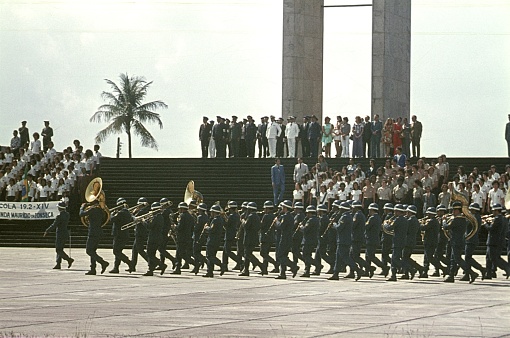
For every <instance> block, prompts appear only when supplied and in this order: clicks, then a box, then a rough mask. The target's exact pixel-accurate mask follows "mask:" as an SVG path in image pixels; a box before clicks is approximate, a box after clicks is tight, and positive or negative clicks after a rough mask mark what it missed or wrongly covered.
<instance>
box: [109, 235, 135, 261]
mask: <svg viewBox="0 0 510 338" xmlns="http://www.w3.org/2000/svg"><path fill="white" fill-rule="evenodd" d="M128 241H129V237H126V236H124V237H114V238H113V255H114V256H115V263H114V268H115V269H119V266H120V263H121V262H124V263H126V264H127V265H128V266H129V265H130V264H131V261H130V260H129V258H128V256H126V255H125V254H124V253H123V252H122V250H124V248H125V247H126V244H127V243H128Z"/></svg>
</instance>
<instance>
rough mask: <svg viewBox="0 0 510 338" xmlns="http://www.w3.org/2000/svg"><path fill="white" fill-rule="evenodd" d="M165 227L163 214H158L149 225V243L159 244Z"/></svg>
mask: <svg viewBox="0 0 510 338" xmlns="http://www.w3.org/2000/svg"><path fill="white" fill-rule="evenodd" d="M164 225H165V221H164V220H163V215H162V214H161V213H157V214H156V215H155V216H154V217H153V218H152V220H151V221H150V222H148V223H147V228H148V230H149V236H148V237H147V243H151V244H157V243H159V242H160V241H161V239H162V238H161V235H162V233H163V231H162V229H163V226H164Z"/></svg>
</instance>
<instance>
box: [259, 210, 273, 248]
mask: <svg viewBox="0 0 510 338" xmlns="http://www.w3.org/2000/svg"><path fill="white" fill-rule="evenodd" d="M275 217H276V215H275V214H273V213H272V212H270V213H267V214H264V215H263V216H262V220H261V223H260V243H273V242H274V227H273V229H272V230H271V232H269V233H268V231H269V228H270V227H271V224H273V221H274V219H275ZM266 233H267V235H266Z"/></svg>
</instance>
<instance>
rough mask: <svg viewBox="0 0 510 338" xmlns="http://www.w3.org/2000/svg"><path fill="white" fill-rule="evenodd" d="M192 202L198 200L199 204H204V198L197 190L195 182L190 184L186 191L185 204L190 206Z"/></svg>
mask: <svg viewBox="0 0 510 338" xmlns="http://www.w3.org/2000/svg"><path fill="white" fill-rule="evenodd" d="M191 200H196V201H197V203H202V202H203V201H204V196H203V195H202V194H201V193H200V192H198V191H197V190H195V182H193V181H189V182H188V184H187V185H186V190H185V191H184V202H186V204H187V205H189V204H190V202H191Z"/></svg>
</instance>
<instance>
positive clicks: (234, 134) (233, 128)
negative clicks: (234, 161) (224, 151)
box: [230, 116, 242, 157]
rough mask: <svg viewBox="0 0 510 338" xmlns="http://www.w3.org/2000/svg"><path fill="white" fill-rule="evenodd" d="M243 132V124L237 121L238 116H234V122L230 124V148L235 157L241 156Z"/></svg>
mask: <svg viewBox="0 0 510 338" xmlns="http://www.w3.org/2000/svg"><path fill="white" fill-rule="evenodd" d="M241 133H242V124H241V123H239V122H237V116H232V123H231V124H230V148H231V149H232V155H233V156H234V157H239V150H240V147H241Z"/></svg>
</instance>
